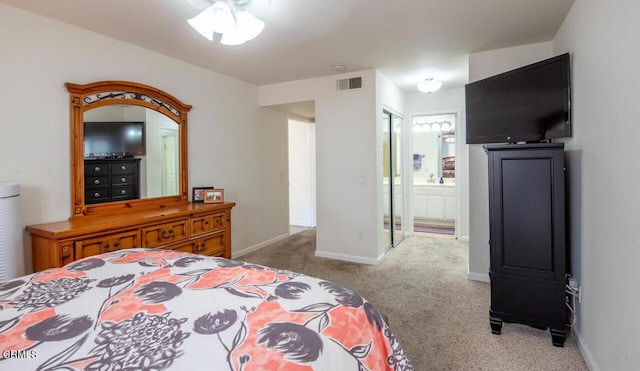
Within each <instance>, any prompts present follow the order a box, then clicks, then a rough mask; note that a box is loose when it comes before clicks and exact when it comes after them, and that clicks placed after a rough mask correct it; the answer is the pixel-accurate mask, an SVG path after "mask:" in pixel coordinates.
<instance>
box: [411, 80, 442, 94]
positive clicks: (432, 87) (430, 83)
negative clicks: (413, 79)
mask: <svg viewBox="0 0 640 371" xmlns="http://www.w3.org/2000/svg"><path fill="white" fill-rule="evenodd" d="M417 86H418V90H420V91H421V92H423V93H433V92H435V91H438V90H440V88H441V87H442V81H438V80H434V79H433V78H428V79H424V80H423V81H420V82H419V83H418V84H417Z"/></svg>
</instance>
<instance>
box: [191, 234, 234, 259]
mask: <svg viewBox="0 0 640 371" xmlns="http://www.w3.org/2000/svg"><path fill="white" fill-rule="evenodd" d="M226 233H227V232H219V233H216V234H213V235H211V236H207V237H202V238H200V243H199V244H198V246H196V251H195V252H196V253H197V254H202V255H209V256H221V257H224V256H225V252H226V245H225V241H226V237H227V236H226Z"/></svg>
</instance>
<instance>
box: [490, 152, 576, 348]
mask: <svg viewBox="0 0 640 371" xmlns="http://www.w3.org/2000/svg"><path fill="white" fill-rule="evenodd" d="M484 149H485V151H486V152H487V154H488V158H489V216H490V219H489V220H490V241H489V245H490V251H491V262H490V268H489V277H490V278H491V311H490V315H489V316H490V324H491V331H492V332H493V333H494V334H500V331H501V330H502V323H503V322H507V323H509V322H515V323H522V324H527V325H530V326H533V327H536V328H541V329H547V328H549V329H550V332H551V338H552V342H553V345H555V346H560V347H561V346H563V345H564V341H565V338H566V329H567V307H566V292H565V274H566V273H567V265H566V264H567V260H568V259H567V243H566V238H565V195H564V194H565V184H564V182H565V171H564V144H563V143H536V144H505V145H485V146H484Z"/></svg>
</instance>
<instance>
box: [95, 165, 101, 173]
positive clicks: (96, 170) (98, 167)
mask: <svg viewBox="0 0 640 371" xmlns="http://www.w3.org/2000/svg"><path fill="white" fill-rule="evenodd" d="M93 170H94V171H95V172H96V173H97V172H99V171H100V170H102V169H100V166H96V167H94V168H93Z"/></svg>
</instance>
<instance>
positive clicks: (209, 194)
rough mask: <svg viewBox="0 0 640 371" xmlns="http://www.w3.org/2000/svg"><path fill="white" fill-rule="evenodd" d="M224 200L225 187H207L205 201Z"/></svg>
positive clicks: (211, 202) (210, 202) (221, 201)
mask: <svg viewBox="0 0 640 371" xmlns="http://www.w3.org/2000/svg"><path fill="white" fill-rule="evenodd" d="M223 202H224V189H206V190H205V191H204V203H206V204H218V203H223Z"/></svg>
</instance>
